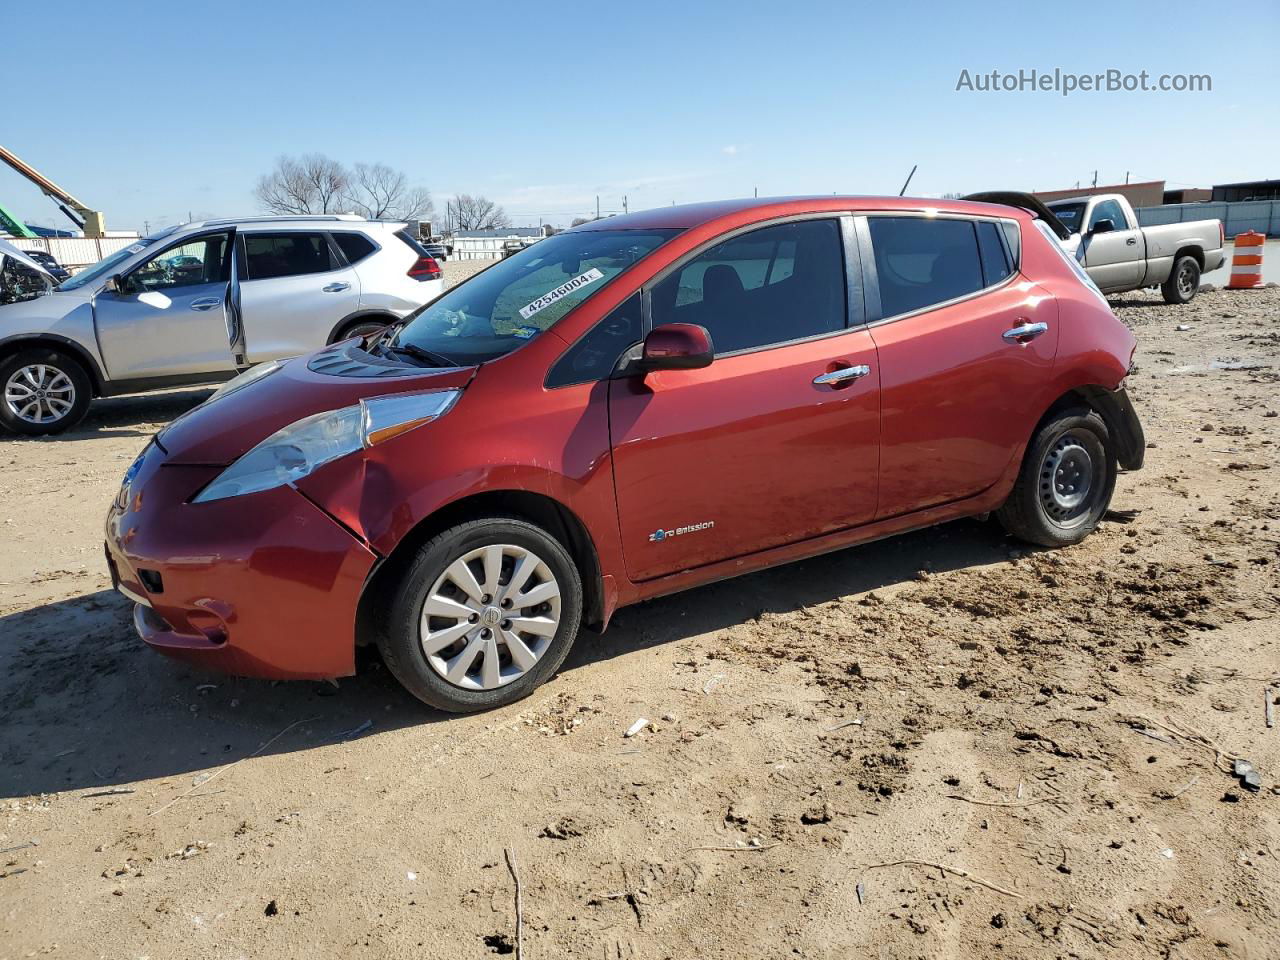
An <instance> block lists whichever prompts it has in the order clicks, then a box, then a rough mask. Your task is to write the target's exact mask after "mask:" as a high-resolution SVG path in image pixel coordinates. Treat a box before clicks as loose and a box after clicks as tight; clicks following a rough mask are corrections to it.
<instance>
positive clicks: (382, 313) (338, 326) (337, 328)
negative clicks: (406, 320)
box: [325, 308, 400, 344]
mask: <svg viewBox="0 0 1280 960" xmlns="http://www.w3.org/2000/svg"><path fill="white" fill-rule="evenodd" d="M365 317H386V318H387V323H388V324H392V323H395V322H396V321H397V320H399V319H400V318H399V317H397V316H396V315H395V314H394V313H389V312H388V311H386V310H378V309H376V308H374V309H369V310H356V311H353V312H352V313H348V314H347V315H346V316H345V317H343V318H342V319H341V320H339V321H338V322H337V323H335V324H334V325H333V329H332V330H330V331H329V337H328V339H326V340H325V343H326V344H333V343H337V342H338V334H339V333H341V332H342V328H343V327H349V326H351V324H353V323H355V322H356V321H357V320H363V319H364V318H365Z"/></svg>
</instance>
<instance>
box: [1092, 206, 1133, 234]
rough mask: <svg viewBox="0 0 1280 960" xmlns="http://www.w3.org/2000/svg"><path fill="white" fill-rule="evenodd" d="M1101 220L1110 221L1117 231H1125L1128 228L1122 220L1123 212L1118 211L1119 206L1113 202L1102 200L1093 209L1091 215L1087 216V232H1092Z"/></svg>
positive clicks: (1126, 223)
mask: <svg viewBox="0 0 1280 960" xmlns="http://www.w3.org/2000/svg"><path fill="white" fill-rule="evenodd" d="M1101 220H1110V221H1111V223H1112V225H1113V226H1114V227H1115V229H1117V230H1125V229H1127V228H1128V226H1129V223H1128V221H1127V220H1125V218H1124V211H1122V210H1121V209H1120V204H1118V203H1116V202H1115V201H1114V200H1104V201H1102V203H1100V204H1098V205H1097V206H1096V207H1094V208H1093V213H1091V214H1089V230H1090V231H1092V230H1093V228H1094V227H1096V226H1097V225H1098V222H1099V221H1101Z"/></svg>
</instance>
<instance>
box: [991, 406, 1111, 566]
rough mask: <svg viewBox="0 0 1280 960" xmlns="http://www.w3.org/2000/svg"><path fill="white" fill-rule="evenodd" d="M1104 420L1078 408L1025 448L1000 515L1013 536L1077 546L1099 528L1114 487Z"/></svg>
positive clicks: (1050, 422)
mask: <svg viewBox="0 0 1280 960" xmlns="http://www.w3.org/2000/svg"><path fill="white" fill-rule="evenodd" d="M1116 472H1117V468H1116V453H1115V447H1114V444H1113V443H1112V440H1111V433H1110V431H1109V430H1108V429H1107V424H1106V422H1105V421H1104V420H1103V419H1102V417H1100V416H1099V415H1098V414H1097V413H1096V412H1095V411H1093V410H1090V409H1088V408H1085V407H1077V408H1074V409H1070V410H1065V411H1063V412H1061V413H1059V414H1056V415H1055V416H1053V417H1052V418H1051V419H1049V420H1048V421H1047V422H1046V423H1044V424H1043V425H1042V426H1041V427H1040V429H1039V430H1038V431H1036V435H1035V436H1034V437H1033V438H1032V439H1031V443H1030V444H1029V445H1028V446H1027V452H1026V455H1025V456H1024V457H1023V461H1022V467H1021V469H1020V470H1019V472H1018V479H1017V481H1016V483H1015V484H1014V487H1013V491H1012V492H1011V493H1010V494H1009V499H1008V500H1006V501H1005V504H1004V506H1002V507H1001V508H1000V509H999V511H997V514H996V515H997V517H998V518H999V519H1000V523H1001V525H1002V526H1003V527H1004V528H1005V530H1006V531H1008V533H1010V534H1011V535H1012V536H1015V537H1018V538H1019V539H1021V540H1026V541H1028V542H1029V543H1034V544H1038V545H1040V546H1042V547H1063V546H1067V545H1069V544H1073V543H1079V542H1080V541H1081V540H1083V539H1084V538H1085V537H1087V536H1088V535H1089V534H1090V533H1092V532H1093V530H1094V528H1096V527H1097V525H1098V521H1099V520H1101V519H1102V515H1103V514H1104V513H1106V512H1107V508H1108V507H1109V506H1110V505H1111V495H1112V493H1113V492H1114V491H1115V486H1116Z"/></svg>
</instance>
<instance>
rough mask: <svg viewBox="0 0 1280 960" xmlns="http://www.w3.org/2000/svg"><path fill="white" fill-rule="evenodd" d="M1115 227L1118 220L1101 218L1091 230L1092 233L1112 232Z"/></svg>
mask: <svg viewBox="0 0 1280 960" xmlns="http://www.w3.org/2000/svg"><path fill="white" fill-rule="evenodd" d="M1115 228H1116V222H1115V221H1114V220H1099V221H1098V222H1097V223H1095V224H1094V225H1093V229H1092V230H1090V231H1089V232H1090V233H1110V232H1111V231H1112V230H1114V229H1115Z"/></svg>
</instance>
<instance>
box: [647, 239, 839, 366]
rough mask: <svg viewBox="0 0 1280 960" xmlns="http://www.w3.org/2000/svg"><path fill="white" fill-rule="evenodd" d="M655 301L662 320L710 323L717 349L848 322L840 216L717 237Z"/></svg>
mask: <svg viewBox="0 0 1280 960" xmlns="http://www.w3.org/2000/svg"><path fill="white" fill-rule="evenodd" d="M650 308H651V310H652V312H653V325H654V326H658V325H660V324H663V323H696V324H699V325H701V326H703V327H706V328H707V330H708V331H709V332H710V333H711V342H712V343H713V344H714V345H715V350H716V355H717V356H719V355H722V354H726V353H734V352H736V351H738V350H751V349H754V348H757V347H765V346H770V345H772V344H777V343H788V342H790V341H792V340H803V339H805V338H807V337H814V336H819V335H821V334H824V333H832V332H835V331H837V330H841V329H843V328H844V326H845V323H846V314H847V308H848V295H847V292H846V287H845V277H844V251H843V247H842V246H841V242H840V226H839V223H838V222H837V221H835V220H800V221H797V222H795V223H782V224H778V225H777V226H772V227H762V228H761V229H759V230H753V231H751V232H750V233H744V234H741V235H739V236H736V237H733V238H732V239H730V240H726V241H725V242H724V243H720V244H717V245H716V246H714V247H712V248H711V249H710V250H707V251H705V252H704V253H701V254H699V255H698V256H696V257H694V258H693V259H692V260H690V261H689V262H688V263H686V264H684V266H682V267H681V268H680V269H678V270H676V271H675V272H674V273H672V274H671V275H670V276H668V277H666V278H665V279H664V280H662V281H661V282H660V283H659V284H657V285H656V286H655V287H654V288H653V293H652V299H651V304H650Z"/></svg>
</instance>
